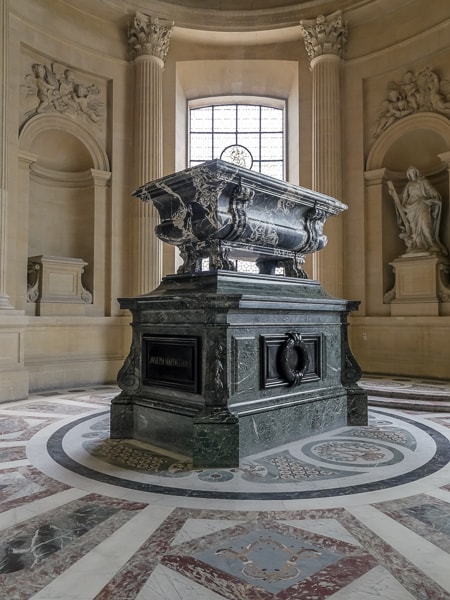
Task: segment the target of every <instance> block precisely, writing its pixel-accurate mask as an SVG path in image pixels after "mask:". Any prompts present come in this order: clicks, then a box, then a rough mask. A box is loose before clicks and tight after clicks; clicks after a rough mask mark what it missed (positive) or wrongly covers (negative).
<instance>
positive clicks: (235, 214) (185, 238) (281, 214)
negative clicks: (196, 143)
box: [134, 160, 347, 278]
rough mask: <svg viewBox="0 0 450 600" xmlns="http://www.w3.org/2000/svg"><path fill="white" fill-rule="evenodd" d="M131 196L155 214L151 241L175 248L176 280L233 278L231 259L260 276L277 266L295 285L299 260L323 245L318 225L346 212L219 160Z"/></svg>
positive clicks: (300, 274)
mask: <svg viewBox="0 0 450 600" xmlns="http://www.w3.org/2000/svg"><path fill="white" fill-rule="evenodd" d="M134 195H135V196H136V197H138V198H140V199H141V200H143V201H144V202H152V203H153V204H154V206H155V207H156V208H157V210H158V212H159V215H160V218H161V223H160V225H158V226H157V227H156V234H157V236H158V237H159V238H160V239H161V240H163V241H164V242H167V243H169V244H174V245H176V246H178V248H179V250H180V253H181V257H182V258H183V265H182V266H181V267H180V269H179V270H178V273H179V274H181V273H195V272H198V271H202V270H203V269H202V264H203V261H204V259H207V264H208V266H207V269H208V270H218V269H224V270H235V262H234V261H233V259H236V258H245V259H249V260H255V261H256V264H257V266H258V270H259V272H260V273H261V274H273V272H274V270H275V268H276V266H278V265H280V264H282V266H283V267H284V271H285V274H286V275H287V276H290V277H303V278H306V277H307V276H306V274H305V273H304V271H303V269H302V265H303V263H304V256H305V254H309V253H311V252H315V251H316V250H320V249H321V248H323V247H324V246H325V244H326V236H325V235H324V234H323V225H324V222H325V220H326V219H327V218H328V217H329V216H331V215H336V214H338V213H340V212H341V211H343V210H345V209H346V208H347V207H346V206H345V205H344V204H342V203H341V202H338V201H337V200H335V199H334V198H330V197H329V196H324V195H323V194H318V193H317V192H313V191H312V190H308V189H305V188H300V187H298V186H294V185H290V184H288V183H286V182H285V181H279V180H277V179H273V178H271V177H266V176H263V175H261V174H260V173H256V172H255V171H250V170H248V169H242V168H239V167H237V166H235V165H233V164H231V163H227V162H224V161H221V160H212V161H209V162H206V163H203V164H202V165H199V166H197V167H193V168H191V169H187V170H185V171H181V172H179V173H174V174H173V175H169V176H167V177H164V178H162V179H159V180H157V181H155V182H152V183H149V184H147V185H144V186H142V187H141V188H139V189H138V190H137V191H136V192H135V193H134Z"/></svg>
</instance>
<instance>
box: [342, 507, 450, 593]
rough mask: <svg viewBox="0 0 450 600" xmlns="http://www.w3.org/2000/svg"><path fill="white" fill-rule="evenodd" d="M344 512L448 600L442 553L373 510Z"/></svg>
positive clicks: (447, 564)
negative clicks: (445, 593) (415, 568)
mask: <svg viewBox="0 0 450 600" xmlns="http://www.w3.org/2000/svg"><path fill="white" fill-rule="evenodd" d="M347 510H348V511H349V512H350V513H351V514H352V515H353V516H354V517H356V518H357V519H359V520H360V521H361V522H362V523H364V525H365V526H366V527H368V528H369V529H371V530H372V531H373V532H374V533H376V534H377V535H378V536H380V537H381V538H382V539H383V540H385V541H386V542H387V543H388V544H389V545H390V546H392V547H393V548H394V549H396V550H397V551H398V552H399V553H400V554H402V555H403V556H404V557H405V558H407V559H408V560H409V561H410V562H412V563H413V564H414V565H415V566H416V567H417V568H419V569H420V570H421V571H422V572H423V573H425V574H426V575H427V576H428V577H430V578H431V579H433V580H434V581H435V582H436V583H437V584H438V585H440V586H441V587H442V588H444V590H446V591H447V592H448V593H449V598H450V556H449V555H448V554H447V553H446V552H444V551H443V550H441V549H440V548H438V547H437V546H435V545H434V544H432V543H431V542H429V541H427V540H426V539H424V538H422V537H420V536H419V535H417V534H416V533H414V532H413V531H411V530H410V529H408V528H407V527H404V526H403V525H400V524H399V523H397V522H396V521H395V520H394V519H391V518H390V517H388V516H387V515H385V514H383V513H382V512H380V511H379V510H377V509H376V508H374V507H373V506H355V507H352V508H348V509H347Z"/></svg>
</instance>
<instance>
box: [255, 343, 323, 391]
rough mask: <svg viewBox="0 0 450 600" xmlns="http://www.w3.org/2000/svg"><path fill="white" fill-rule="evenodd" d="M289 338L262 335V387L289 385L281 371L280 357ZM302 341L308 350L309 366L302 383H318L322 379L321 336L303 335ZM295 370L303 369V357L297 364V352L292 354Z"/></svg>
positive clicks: (292, 365) (299, 358)
mask: <svg viewBox="0 0 450 600" xmlns="http://www.w3.org/2000/svg"><path fill="white" fill-rule="evenodd" d="M287 339H288V337H287V336H286V335H262V336H261V346H262V347H261V363H262V364H261V387H262V388H270V387H276V386H282V385H289V382H287V381H286V379H284V378H283V376H282V374H281V373H280V370H279V364H280V355H281V352H282V349H283V345H284V344H285V343H286V340H287ZM302 341H303V342H304V344H305V345H306V347H307V349H308V355H309V366H308V368H307V370H306V372H305V374H304V375H303V378H302V383H307V382H309V381H318V380H319V379H320V377H321V336H320V335H302ZM292 356H293V362H292V364H291V367H292V369H293V370H296V369H299V368H301V364H300V362H301V357H300V355H299V356H298V359H297V360H298V364H295V351H293V352H292Z"/></svg>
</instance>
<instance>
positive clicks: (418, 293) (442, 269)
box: [385, 253, 450, 317]
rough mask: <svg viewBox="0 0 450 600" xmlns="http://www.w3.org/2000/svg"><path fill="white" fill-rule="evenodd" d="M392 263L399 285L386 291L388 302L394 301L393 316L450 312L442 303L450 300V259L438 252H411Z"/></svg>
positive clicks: (437, 314) (392, 303)
mask: <svg viewBox="0 0 450 600" xmlns="http://www.w3.org/2000/svg"><path fill="white" fill-rule="evenodd" d="M390 264H391V266H392V267H393V269H394V273H395V285H394V287H393V288H392V290H391V291H390V292H388V293H387V294H386V295H385V302H388V303H389V302H390V304H391V316H393V317H397V316H422V315H423V316H439V315H441V314H447V313H446V312H445V311H443V308H444V307H443V306H442V303H445V302H449V300H450V288H449V287H448V286H447V284H448V278H449V273H450V261H449V260H448V259H445V258H443V257H442V256H439V255H436V254H427V253H423V254H411V255H403V256H401V257H399V258H396V259H395V260H394V261H392V262H391V263H390Z"/></svg>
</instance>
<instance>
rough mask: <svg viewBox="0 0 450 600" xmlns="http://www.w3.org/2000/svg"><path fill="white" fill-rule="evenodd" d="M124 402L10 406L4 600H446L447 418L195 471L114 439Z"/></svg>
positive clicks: (61, 397) (379, 410) (0, 585)
mask: <svg viewBox="0 0 450 600" xmlns="http://www.w3.org/2000/svg"><path fill="white" fill-rule="evenodd" d="M116 394H117V389H116V388H114V387H108V386H99V387H97V388H91V389H85V390H65V391H64V390H61V391H57V392H48V393H40V394H34V395H32V396H30V398H28V399H27V400H23V401H20V402H11V403H7V404H2V405H0V600H25V599H27V600H28V599H31V598H33V599H36V600H37V599H39V600H55V599H57V600H72V599H73V600H93V599H95V600H131V599H137V600H224V599H227V600H297V599H301V600H375V599H380V600H381V599H382V600H412V599H420V600H445V599H449V600H450V413H449V412H444V411H443V412H439V413H437V412H427V411H426V410H421V411H420V412H419V411H407V410H404V409H398V408H396V409H392V408H387V407H385V406H373V407H372V408H371V411H370V423H369V426H368V427H367V428H362V427H346V428H343V429H340V430H338V431H333V432H328V433H325V434H321V435H318V436H315V437H313V438H310V439H308V440H304V441H303V442H298V443H295V444H289V445H286V446H283V447H280V448H276V449H275V450H273V449H272V450H270V451H267V452H264V453H260V454H257V455H254V456H250V457H247V458H246V459H245V460H244V461H242V464H241V466H240V468H239V469H215V470H210V469H205V470H199V469H196V470H193V469H192V466H191V465H190V464H189V460H188V459H187V458H186V457H183V456H178V455H175V454H172V455H168V454H165V455H163V454H161V453H160V452H159V451H158V449H157V448H149V447H148V446H145V445H143V444H140V443H137V442H128V441H111V440H109V437H108V422H109V420H108V414H109V402H110V400H111V398H112V397H113V396H114V395H116ZM444 400H445V398H444Z"/></svg>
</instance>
